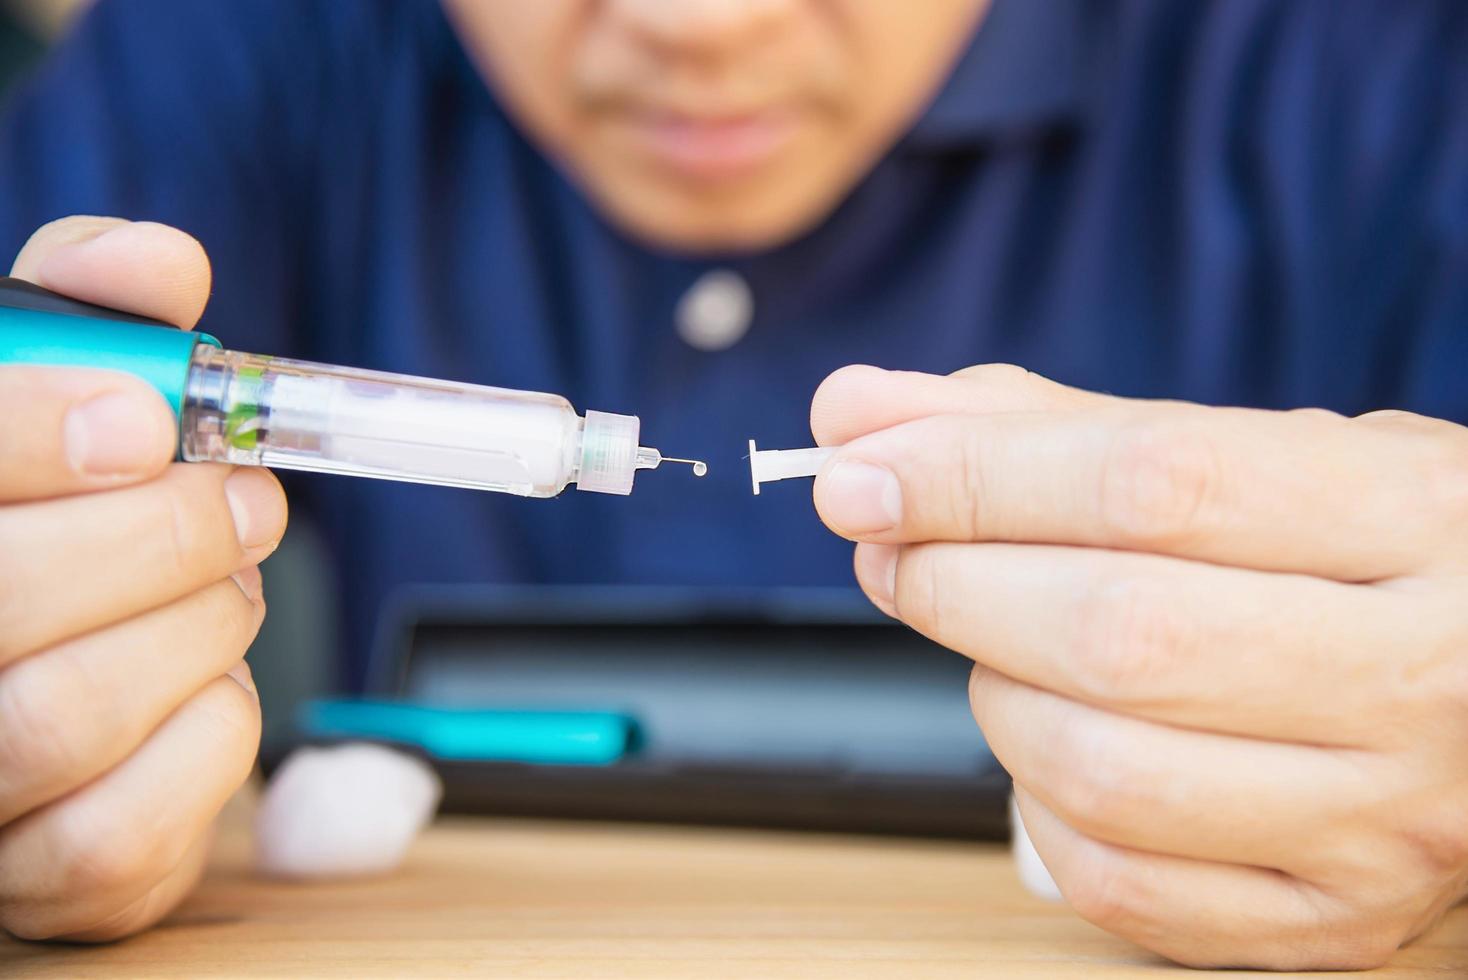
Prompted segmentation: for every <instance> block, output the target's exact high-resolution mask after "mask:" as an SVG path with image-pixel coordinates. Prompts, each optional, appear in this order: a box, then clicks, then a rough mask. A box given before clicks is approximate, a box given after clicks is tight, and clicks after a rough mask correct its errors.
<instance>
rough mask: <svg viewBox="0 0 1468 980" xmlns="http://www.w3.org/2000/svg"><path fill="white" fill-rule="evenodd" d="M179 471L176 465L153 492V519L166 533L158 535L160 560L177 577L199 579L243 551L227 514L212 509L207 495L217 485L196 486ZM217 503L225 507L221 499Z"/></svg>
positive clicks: (220, 569)
mask: <svg viewBox="0 0 1468 980" xmlns="http://www.w3.org/2000/svg"><path fill="white" fill-rule="evenodd" d="M178 473H179V471H178V469H177V468H175V469H173V470H172V471H171V473H170V476H173V477H174V478H173V479H167V478H165V479H163V480H160V481H158V483H157V484H156V487H157V492H156V494H155V495H154V500H155V506H156V507H157V508H158V513H157V514H156V515H155V522H156V523H157V524H158V525H159V526H161V527H162V528H163V529H164V532H165V533H164V534H163V535H161V536H160V540H161V541H162V547H163V548H164V555H163V561H164V562H165V563H166V565H167V567H168V568H169V570H170V571H171V572H172V573H173V574H175V575H176V576H178V577H179V579H180V580H182V581H202V580H205V579H208V578H212V577H214V576H215V575H216V574H222V572H224V571H227V570H228V569H229V568H230V567H233V566H235V565H238V564H239V563H240V562H241V561H243V559H244V552H243V550H242V549H241V548H240V546H239V543H238V542H237V541H236V540H234V535H233V534H232V533H230V532H229V529H230V528H232V527H233V526H234V525H233V522H232V521H230V520H228V519H227V516H228V515H227V514H225V515H222V516H221V515H219V514H216V513H213V512H212V511H213V510H214V506H213V502H212V501H210V500H209V499H208V495H209V494H215V495H218V494H219V490H218V488H217V487H216V486H214V485H212V484H211V485H210V486H209V487H207V488H206V487H204V486H201V485H197V481H196V480H191V479H184V478H183V477H182V476H179V475H178ZM218 506H219V507H224V506H225V505H224V503H223V500H222V499H221V500H219V501H218ZM221 529H223V530H221Z"/></svg>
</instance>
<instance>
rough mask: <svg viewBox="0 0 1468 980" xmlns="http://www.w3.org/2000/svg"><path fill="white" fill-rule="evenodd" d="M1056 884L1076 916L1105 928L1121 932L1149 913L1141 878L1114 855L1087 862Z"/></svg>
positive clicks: (1147, 899)
mask: <svg viewBox="0 0 1468 980" xmlns="http://www.w3.org/2000/svg"><path fill="white" fill-rule="evenodd" d="M1056 885H1057V886H1058V887H1059V888H1060V893H1061V894H1062V895H1063V896H1065V901H1066V903H1067V904H1068V905H1070V907H1071V908H1072V909H1073V910H1074V911H1075V913H1076V914H1077V915H1079V916H1080V917H1081V918H1083V919H1085V920H1086V921H1087V922H1090V923H1092V924H1093V925H1097V926H1100V927H1101V928H1102V929H1107V930H1109V931H1113V932H1115V931H1119V930H1121V929H1122V928H1123V927H1125V926H1128V925H1130V924H1132V923H1134V922H1135V921H1136V920H1137V919H1138V918H1140V917H1142V916H1144V915H1145V914H1146V909H1147V905H1148V901H1149V898H1148V895H1147V894H1146V889H1145V887H1144V886H1143V885H1142V882H1141V879H1140V878H1139V877H1138V876H1137V874H1135V873H1134V872H1133V871H1132V869H1131V868H1130V867H1129V866H1128V865H1127V863H1126V862H1125V861H1124V860H1121V859H1120V858H1118V857H1115V856H1110V855H1107V856H1104V857H1101V858H1100V859H1098V860H1094V861H1088V862H1085V863H1084V864H1083V865H1081V866H1080V868H1079V870H1078V871H1076V872H1075V873H1073V874H1072V875H1071V876H1070V877H1069V878H1067V879H1064V880H1059V881H1057V882H1056Z"/></svg>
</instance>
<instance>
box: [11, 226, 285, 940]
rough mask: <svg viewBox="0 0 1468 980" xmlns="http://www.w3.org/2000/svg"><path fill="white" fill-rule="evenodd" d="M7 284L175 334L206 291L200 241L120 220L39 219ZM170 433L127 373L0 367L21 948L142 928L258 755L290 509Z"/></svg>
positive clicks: (249, 475) (179, 884)
mask: <svg viewBox="0 0 1468 980" xmlns="http://www.w3.org/2000/svg"><path fill="white" fill-rule="evenodd" d="M12 274H13V275H15V276H18V277H20V278H23V279H28V280H31V281H33V282H36V283H38V284H39V285H42V286H45V287H47V288H49V289H52V290H54V291H56V292H59V293H65V294H67V295H70V296H74V297H76V298H78V299H83V300H86V301H88V302H93V303H99V304H101V305H104V306H110V307H114V308H118V309H123V310H127V311H130V312H134V313H138V314H142V315H145V316H150V317H154V318H157V319H159V320H163V321H166V322H169V323H173V324H176V325H177V326H179V327H183V328H189V327H191V326H192V325H193V324H194V322H195V321H196V320H197V319H198V316H199V314H200V313H201V312H202V310H203V307H204V303H205V301H206V300H207V298H208V295H209V264H208V260H207V259H206V258H205V256H204V252H203V249H202V248H201V247H200V246H199V244H198V243H197V242H196V241H194V240H193V239H192V238H190V237H189V236H187V235H185V234H183V233H182V232H179V231H176V230H174V229H171V228H166V227H163V226H161V225H150V224H133V223H128V222H123V221H117V220H113V219H100V218H67V219H63V220H62V221H58V222H53V223H52V224H49V225H47V226H45V227H44V228H42V229H41V230H40V231H38V232H37V233H36V234H35V235H34V236H33V237H32V238H31V240H30V242H28V243H27V244H26V246H25V248H24V249H22V251H21V253H20V256H19V257H18V258H17V259H16V262H15V268H14V270H13V272H12ZM176 441H177V428H176V422H175V420H174V417H173V414H172V412H171V411H170V409H169V407H168V405H167V404H166V403H165V402H164V400H163V398H162V397H161V396H160V395H159V394H158V393H157V392H156V391H155V390H153V389H152V388H151V387H149V386H148V385H147V384H145V383H144V382H142V381H140V380H138V379H137V378H134V377H131V376H129V375H124V374H119V373H114V372H106V371H93V370H78V369H61V368H43V367H28V366H16V365H9V366H6V365H0V927H3V928H4V929H6V930H8V931H10V932H11V933H13V934H15V935H17V936H20V937H23V938H33V939H41V938H63V937H64V938H69V939H78V940H83V941H100V940H107V939H113V938H117V937H119V936H124V935H127V934H129V933H132V932H135V931H137V930H139V929H142V928H145V927H147V926H149V925H151V924H153V923H154V922H156V921H157V920H158V919H159V918H161V917H162V916H163V915H164V914H166V913H167V912H168V911H169V910H170V909H172V908H173V907H174V905H176V904H177V903H178V902H179V900H180V899H182V898H183V896H184V895H185V894H187V893H188V891H189V890H190V889H191V888H192V887H193V885H194V884H195V882H196V881H197V880H198V878H199V875H200V874H201V872H202V870H203V866H204V860H205V857H206V854H207V850H208V844H209V837H210V828H211V826H212V823H213V820H214V817H215V816H216V814H217V813H218V812H219V809H220V807H221V806H222V805H223V804H224V802H225V801H226V800H227V799H228V798H229V796H230V794H231V793H233V792H234V790H235V789H236V788H237V787H238V786H239V785H240V783H241V782H242V781H243V780H244V778H245V777H246V776H247V775H248V773H249V771H250V768H251V766H252V765H253V762H254V758H255V751H256V747H257V745H258V741H259V732H260V709H259V703H258V701H257V699H256V696H255V691H254V685H253V683H252V682H251V680H250V672H249V668H248V667H247V666H246V665H245V662H244V659H243V657H244V653H245V649H246V648H247V647H248V646H249V644H250V641H251V640H252V639H253V638H254V636H255V633H256V631H257V630H258V629H259V626H260V622H261V620H262V618H263V617H264V614H265V604H264V602H263V601H262V600H261V589H260V572H259V570H258V569H257V568H256V565H257V564H258V563H259V562H260V561H261V560H262V559H263V558H265V557H266V556H267V555H269V554H270V553H271V551H272V550H274V548H275V546H276V543H277V542H278V541H279V540H280V537H281V535H282V533H284V530H285V522H286V504H285V497H284V495H283V494H282V492H281V489H280V484H279V483H278V482H277V481H276V479H275V478H274V477H273V476H272V475H271V474H270V473H269V472H268V471H266V470H264V469H251V468H235V467H230V466H224V465H216V464H202V463H188V464H178V463H174V462H172V460H173V456H174V449H175V445H176Z"/></svg>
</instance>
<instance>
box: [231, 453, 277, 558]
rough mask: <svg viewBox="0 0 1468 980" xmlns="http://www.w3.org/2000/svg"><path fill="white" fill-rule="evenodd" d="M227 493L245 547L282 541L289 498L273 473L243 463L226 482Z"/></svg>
mask: <svg viewBox="0 0 1468 980" xmlns="http://www.w3.org/2000/svg"><path fill="white" fill-rule="evenodd" d="M224 494H225V497H226V498H227V499H228V500H229V512H230V514H232V515H233V516H234V530H235V534H236V535H238V536H239V539H240V545H241V546H243V547H244V548H245V549H246V550H248V549H251V548H259V547H261V546H263V545H268V544H273V543H275V542H276V541H277V540H279V538H280V532H281V528H282V526H283V525H284V523H285V501H284V500H283V499H282V498H281V494H280V488H279V487H278V486H277V485H276V483H275V480H274V479H273V478H272V477H271V476H270V474H268V473H266V472H265V471H263V470H257V469H251V468H249V467H243V466H242V467H240V468H239V469H237V470H235V471H234V472H233V473H231V474H230V476H229V479H227V480H225V481H224Z"/></svg>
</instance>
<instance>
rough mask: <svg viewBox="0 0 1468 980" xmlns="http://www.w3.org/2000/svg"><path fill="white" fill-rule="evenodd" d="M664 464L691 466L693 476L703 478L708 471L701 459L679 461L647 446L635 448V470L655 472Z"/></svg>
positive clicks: (706, 465)
mask: <svg viewBox="0 0 1468 980" xmlns="http://www.w3.org/2000/svg"><path fill="white" fill-rule="evenodd" d="M664 463H683V464H685V465H688V466H691V467H693V475H694V476H703V475H704V474H705V473H707V472H708V471H709V464H707V463H705V462H704V461H703V460H701V459H679V458H678V457H676V456H664V455H663V454H662V453H660V452H658V451H657V450H656V449H653V448H651V447H649V446H638V447H637V468H638V469H639V470H655V469H657V468H658V467H659V466H661V465H662V464H664Z"/></svg>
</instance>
